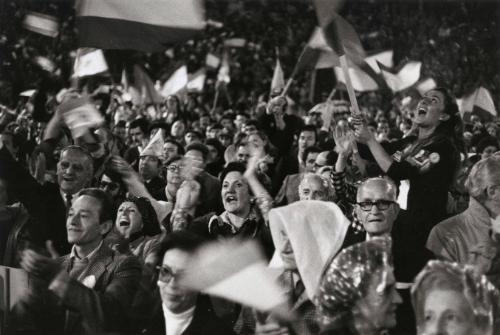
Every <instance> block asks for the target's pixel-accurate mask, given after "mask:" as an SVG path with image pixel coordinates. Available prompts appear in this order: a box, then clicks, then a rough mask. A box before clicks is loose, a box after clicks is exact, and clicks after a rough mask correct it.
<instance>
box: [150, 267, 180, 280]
mask: <svg viewBox="0 0 500 335" xmlns="http://www.w3.org/2000/svg"><path fill="white" fill-rule="evenodd" d="M156 270H158V274H159V276H158V279H159V280H160V281H162V282H164V283H169V282H171V281H172V279H174V278H175V279H176V280H179V277H180V276H181V275H182V272H173V271H172V269H171V268H170V267H168V266H166V265H162V266H157V267H156Z"/></svg>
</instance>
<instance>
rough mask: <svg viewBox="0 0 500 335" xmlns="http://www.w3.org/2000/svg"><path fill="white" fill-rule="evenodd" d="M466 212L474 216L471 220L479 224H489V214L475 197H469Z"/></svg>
mask: <svg viewBox="0 0 500 335" xmlns="http://www.w3.org/2000/svg"><path fill="white" fill-rule="evenodd" d="M467 212H468V214H469V215H470V216H471V217H473V218H474V220H472V222H477V223H479V224H485V225H487V226H491V218H490V214H489V213H488V211H487V210H486V208H484V206H483V205H481V204H480V203H479V202H478V201H477V200H476V199H474V198H473V197H470V199H469V207H468V208H467Z"/></svg>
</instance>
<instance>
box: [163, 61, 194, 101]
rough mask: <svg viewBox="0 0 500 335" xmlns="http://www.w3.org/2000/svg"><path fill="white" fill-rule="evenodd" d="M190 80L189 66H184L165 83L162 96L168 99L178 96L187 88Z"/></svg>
mask: <svg viewBox="0 0 500 335" xmlns="http://www.w3.org/2000/svg"><path fill="white" fill-rule="evenodd" d="M188 80H189V79H188V73H187V66H186V65H183V66H181V67H180V68H178V69H177V70H176V71H175V72H174V73H173V74H172V75H171V76H170V78H168V80H167V81H166V82H165V84H164V85H163V87H162V89H161V95H162V96H164V97H165V98H166V97H168V96H169V95H171V94H176V93H177V92H179V91H181V90H183V89H184V88H185V87H186V85H187V84H188Z"/></svg>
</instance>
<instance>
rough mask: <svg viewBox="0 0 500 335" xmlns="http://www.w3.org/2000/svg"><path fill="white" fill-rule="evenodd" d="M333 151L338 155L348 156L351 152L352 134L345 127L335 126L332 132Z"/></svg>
mask: <svg viewBox="0 0 500 335" xmlns="http://www.w3.org/2000/svg"><path fill="white" fill-rule="evenodd" d="M333 139H334V141H335V150H336V151H337V153H339V154H343V155H345V156H348V155H349V154H350V153H351V152H352V150H353V143H354V140H355V138H354V134H353V132H352V131H351V129H349V127H348V126H346V125H341V124H339V125H337V126H336V127H335V130H334V131H333Z"/></svg>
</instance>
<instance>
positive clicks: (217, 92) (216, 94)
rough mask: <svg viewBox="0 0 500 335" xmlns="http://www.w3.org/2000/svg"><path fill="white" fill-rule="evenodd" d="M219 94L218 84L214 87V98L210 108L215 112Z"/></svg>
mask: <svg viewBox="0 0 500 335" xmlns="http://www.w3.org/2000/svg"><path fill="white" fill-rule="evenodd" d="M219 93H220V83H218V85H217V84H216V85H215V97H214V104H213V106H212V110H213V111H215V107H217V100H219Z"/></svg>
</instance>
